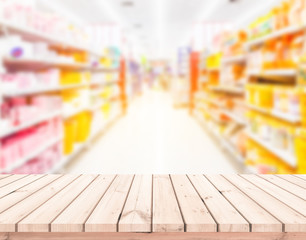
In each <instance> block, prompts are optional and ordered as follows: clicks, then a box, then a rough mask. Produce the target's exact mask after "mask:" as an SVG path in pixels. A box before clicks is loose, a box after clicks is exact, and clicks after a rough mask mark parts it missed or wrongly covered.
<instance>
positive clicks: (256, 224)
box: [206, 175, 282, 232]
mask: <svg viewBox="0 0 306 240" xmlns="http://www.w3.org/2000/svg"><path fill="white" fill-rule="evenodd" d="M206 178H208V179H209V181H210V182H211V183H212V184H213V185H214V186H215V187H216V188H217V189H218V191H220V192H221V194H222V195H223V196H224V197H225V198H226V199H227V200H228V201H229V202H230V203H231V204H232V205H233V206H234V207H235V208H236V209H237V210H238V211H239V212H240V213H241V214H242V215H243V216H244V217H245V218H246V220H247V221H248V222H249V223H250V224H251V231H252V232H282V223H281V222H279V221H278V220H277V219H276V218H275V217H273V216H272V215H271V214H270V213H268V212H267V211H266V210H265V209H263V208H262V207H261V206H259V205H258V204H257V203H256V202H255V201H253V200H252V199H251V198H249V197H248V196H246V195H245V194H244V193H242V192H241V191H240V190H239V189H237V188H236V187H235V186H234V185H233V184H231V183H230V182H228V181H227V180H226V179H225V178H224V177H222V176H221V175H206Z"/></svg>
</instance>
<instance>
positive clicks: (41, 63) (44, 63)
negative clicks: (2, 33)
mask: <svg viewBox="0 0 306 240" xmlns="http://www.w3.org/2000/svg"><path fill="white" fill-rule="evenodd" d="M3 62H4V64H5V66H7V67H14V68H18V69H19V70H20V69H40V68H50V67H57V68H61V69H72V70H85V69H89V68H90V67H91V66H90V64H86V63H73V62H72V63H68V62H60V61H51V60H44V59H9V58H5V59H4V60H3Z"/></svg>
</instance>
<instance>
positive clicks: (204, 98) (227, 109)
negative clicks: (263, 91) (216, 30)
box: [195, 32, 246, 164]
mask: <svg viewBox="0 0 306 240" xmlns="http://www.w3.org/2000/svg"><path fill="white" fill-rule="evenodd" d="M245 36H246V34H245V33H243V32H240V33H237V34H235V35H226V38H225V37H224V42H223V46H222V49H223V52H224V55H223V56H221V53H218V54H214V55H210V56H208V57H207V60H206V64H205V66H206V68H205V70H202V71H201V75H202V78H201V81H200V83H201V86H200V92H199V93H198V94H197V99H195V100H196V104H195V105H196V106H197V111H198V114H197V115H198V117H199V118H200V119H203V117H204V119H205V122H204V123H205V124H206V125H207V126H208V129H209V130H210V131H211V132H212V133H213V135H214V136H216V137H217V139H218V140H219V142H220V143H221V146H222V147H223V148H224V149H226V150H227V151H228V152H229V153H230V154H231V155H232V156H233V157H234V158H235V159H236V160H237V161H238V162H239V163H240V164H241V163H242V162H243V158H244V155H245V148H246V146H245V144H244V142H245V139H246V136H245V134H244V132H243V130H244V127H245V119H244V111H245V107H244V104H243V99H244V98H243V95H244V89H243V86H244V84H245V68H246V62H245V60H246V58H245V54H244V52H243V43H244V42H245V41H246V37H245ZM221 59H222V60H221ZM203 78H204V79H205V80H203Z"/></svg>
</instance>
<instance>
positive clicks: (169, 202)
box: [152, 175, 184, 232]
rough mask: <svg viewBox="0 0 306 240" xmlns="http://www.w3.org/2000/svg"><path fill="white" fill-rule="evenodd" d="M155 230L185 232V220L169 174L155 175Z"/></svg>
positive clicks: (153, 227) (153, 219)
mask: <svg viewBox="0 0 306 240" xmlns="http://www.w3.org/2000/svg"><path fill="white" fill-rule="evenodd" d="M152 224H153V226H152V231H153V232H184V222H183V219H182V216H181V212H180V209H179V206H178V202H177V200H176V196H175V193H174V189H173V187H172V183H171V180H170V178H169V175H154V176H153V218H152Z"/></svg>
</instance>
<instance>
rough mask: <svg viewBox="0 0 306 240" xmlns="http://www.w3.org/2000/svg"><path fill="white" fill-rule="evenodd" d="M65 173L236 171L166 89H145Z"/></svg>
mask: <svg viewBox="0 0 306 240" xmlns="http://www.w3.org/2000/svg"><path fill="white" fill-rule="evenodd" d="M66 171H68V172H69V173H121V174H125V173H142V174H149V173H178V174H182V173H234V172H236V171H237V170H236V169H235V168H234V167H233V166H232V165H231V163H230V161H229V159H228V158H227V157H226V156H225V155H223V153H222V152H221V151H220V149H219V148H218V146H216V144H215V143H214V142H213V140H212V139H211V137H209V136H208V135H207V134H206V133H205V131H203V129H202V128H201V127H200V126H199V124H197V122H196V121H195V120H194V118H192V117H190V116H189V115H188V113H187V111H186V110H177V109H174V108H173V107H172V102H171V97H170V95H168V94H167V93H164V92H156V91H155V92H147V93H146V94H144V95H143V96H142V97H140V98H138V99H137V100H135V101H134V102H133V103H132V104H131V106H130V109H129V113H128V114H127V115H126V116H125V117H124V118H122V119H120V120H119V121H118V122H117V123H116V124H114V126H113V127H112V128H111V129H110V130H109V131H108V132H107V133H105V135H103V137H101V138H100V139H98V140H97V141H96V142H95V144H94V145H93V146H92V147H91V148H90V149H89V151H87V152H85V153H84V154H82V155H81V156H80V157H79V158H78V159H76V160H75V161H74V162H72V163H71V164H70V165H69V166H67V168H66Z"/></svg>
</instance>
